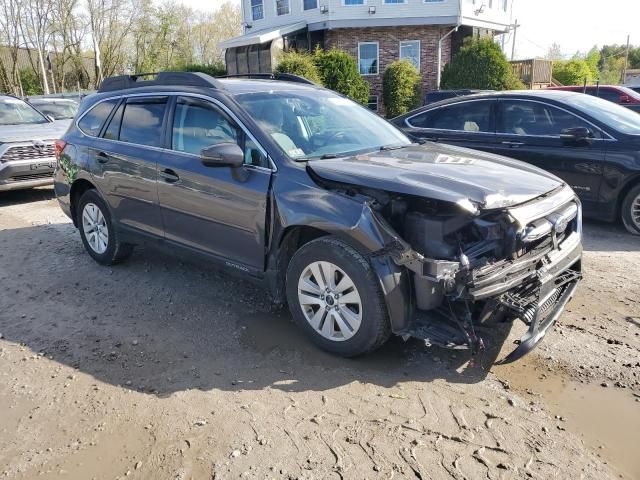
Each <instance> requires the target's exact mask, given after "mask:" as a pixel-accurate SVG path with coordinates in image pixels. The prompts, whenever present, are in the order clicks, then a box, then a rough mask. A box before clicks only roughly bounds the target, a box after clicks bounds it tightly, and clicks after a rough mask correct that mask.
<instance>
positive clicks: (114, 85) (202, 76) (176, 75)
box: [98, 72, 223, 93]
mask: <svg viewBox="0 0 640 480" xmlns="http://www.w3.org/2000/svg"><path fill="white" fill-rule="evenodd" d="M154 75H155V78H152V79H150V80H143V78H145V77H151V76H154ZM155 85H182V86H190V87H205V88H218V89H222V88H223V86H222V85H221V84H220V82H218V81H217V80H216V79H215V78H213V77H212V76H210V75H207V74H206V73H200V72H157V73H138V74H136V75H120V76H117V77H108V78H105V79H104V80H103V81H102V83H101V84H100V88H99V89H98V93H102V92H112V91H114V90H126V89H128V88H140V87H150V86H155Z"/></svg>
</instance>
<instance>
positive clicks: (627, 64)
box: [622, 35, 631, 83]
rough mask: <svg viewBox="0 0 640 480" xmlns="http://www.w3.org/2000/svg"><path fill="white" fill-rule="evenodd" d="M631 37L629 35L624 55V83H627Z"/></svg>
mask: <svg viewBox="0 0 640 480" xmlns="http://www.w3.org/2000/svg"><path fill="white" fill-rule="evenodd" d="M630 37H631V35H627V50H626V52H625V54H624V70H623V71H622V83H626V81H627V68H628V67H629V40H630V39H631V38H630Z"/></svg>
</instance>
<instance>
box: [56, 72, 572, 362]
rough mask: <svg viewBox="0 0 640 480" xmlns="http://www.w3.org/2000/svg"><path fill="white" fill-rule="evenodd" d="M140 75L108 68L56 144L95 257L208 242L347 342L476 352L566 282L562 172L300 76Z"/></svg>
mask: <svg viewBox="0 0 640 480" xmlns="http://www.w3.org/2000/svg"><path fill="white" fill-rule="evenodd" d="M143 78H147V77H140V76H138V77H133V76H125V77H114V78H110V79H107V80H105V81H104V82H103V84H102V87H101V89H100V90H99V92H98V93H97V94H95V95H92V96H90V97H88V98H87V99H85V101H84V102H83V104H82V106H81V108H80V112H79V115H78V116H77V118H76V121H75V123H74V124H73V125H72V126H71V128H70V129H69V131H68V132H67V133H66V134H65V136H64V137H63V139H62V140H60V141H59V144H58V148H57V151H58V152H59V155H58V167H57V170H56V175H55V190H56V194H57V196H58V199H59V201H60V205H61V206H62V208H63V210H64V211H65V212H66V213H67V214H68V215H69V216H70V217H71V218H72V219H73V221H74V223H75V225H76V226H77V227H78V229H79V230H80V235H81V237H82V241H83V243H84V245H85V247H86V249H87V251H88V253H89V254H90V255H91V256H92V257H93V258H94V259H95V260H96V261H98V262H99V263H101V264H112V263H115V262H118V261H120V260H122V259H124V258H125V257H127V256H128V255H129V254H130V253H131V251H132V246H133V245H135V244H136V243H140V242H142V241H144V240H145V239H146V240H152V241H157V242H158V243H160V244H164V245H169V246H170V247H171V250H172V251H177V250H181V251H185V252H191V253H197V254H199V255H201V256H204V257H205V258H207V259H210V260H211V261H213V262H216V263H218V264H219V265H221V266H222V267H226V268H228V269H230V270H232V271H236V272H239V273H241V274H243V275H244V276H246V277H247V278H250V279H253V280H255V281H258V282H261V283H263V284H265V285H266V286H267V287H268V288H269V290H270V292H271V294H272V295H273V297H274V300H275V301H276V302H278V303H284V302H287V303H288V304H289V308H290V310H291V313H292V315H293V318H294V319H295V320H296V322H297V323H298V324H299V325H300V327H301V328H302V329H303V330H304V331H305V332H306V333H307V334H308V336H309V337H310V338H311V340H313V341H314V342H315V343H316V344H317V345H319V346H320V347H321V348H323V349H325V350H328V351H330V352H333V353H336V354H339V355H344V356H355V355H360V354H363V353H365V352H369V351H371V350H373V349H375V348H377V347H379V346H380V345H382V344H383V343H384V342H385V341H386V340H387V339H388V338H389V337H390V335H391V334H396V335H401V336H403V337H405V338H408V337H410V336H413V337H417V338H420V339H424V340H425V341H426V342H427V343H428V344H434V345H441V346H445V347H451V348H469V349H472V350H473V351H474V352H476V351H478V350H479V349H481V348H482V347H483V336H484V333H483V332H487V331H490V330H491V329H495V328H496V327H497V326H498V324H499V323H502V322H508V321H513V320H514V319H520V320H522V321H523V322H525V323H526V324H527V325H528V326H529V328H528V331H527V333H526V335H525V336H524V337H523V338H522V340H521V342H520V344H519V346H518V347H517V348H516V350H515V351H514V352H512V353H511V354H510V355H509V356H508V357H507V358H506V361H512V360H515V359H517V358H519V357H521V356H522V355H524V354H525V353H527V352H528V351H529V350H531V348H533V347H534V346H535V344H536V343H537V342H538V341H539V340H540V339H541V338H542V337H543V336H544V334H545V333H546V332H547V330H548V329H549V327H551V326H552V325H553V323H554V321H555V320H556V318H557V317H558V316H559V315H560V313H561V312H562V310H563V308H564V306H565V305H566V304H567V302H568V301H569V300H570V299H571V297H572V296H573V294H574V291H575V289H576V285H577V283H578V281H579V279H580V276H581V254H582V247H581V207H580V203H579V201H578V199H577V198H576V196H575V195H574V192H573V191H572V190H571V188H569V187H568V186H567V185H566V184H564V183H563V182H562V181H561V180H559V179H558V178H556V177H555V176H553V175H551V174H549V173H546V172H544V171H542V170H540V169H537V168H535V167H532V166H530V165H527V164H525V163H520V162H517V161H514V160H510V159H507V158H504V157H498V156H494V155H490V154H486V153H481V152H475V151H472V150H467V149H462V148H456V147H449V146H445V145H438V144H425V145H416V144H412V143H411V142H410V141H409V140H408V139H407V138H406V137H405V136H404V135H403V134H402V133H401V132H400V131H399V130H397V129H396V128H395V127H393V126H392V125H390V124H389V123H387V122H386V121H384V120H382V119H381V118H379V117H378V116H376V115H375V114H373V113H371V112H370V111H368V110H367V109H365V108H363V107H361V106H359V105H357V104H355V103H353V102H352V101H350V100H348V99H346V98H344V97H342V96H340V95H337V94H335V93H333V92H331V91H328V90H325V89H322V88H319V87H317V86H314V85H310V84H308V82H306V81H304V80H302V79H299V78H297V77H292V76H286V77H285V78H282V77H271V79H269V80H266V79H240V78H219V79H214V78H212V77H209V76H207V75H203V74H185V73H181V74H178V73H170V72H165V73H160V74H157V75H156V76H155V77H154V78H152V79H147V80H144V79H143ZM284 80H287V81H284Z"/></svg>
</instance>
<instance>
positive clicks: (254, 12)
mask: <svg viewBox="0 0 640 480" xmlns="http://www.w3.org/2000/svg"><path fill="white" fill-rule="evenodd" d="M251 18H253V20H262V19H263V18H264V5H263V3H262V0H251Z"/></svg>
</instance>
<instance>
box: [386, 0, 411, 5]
mask: <svg viewBox="0 0 640 480" xmlns="http://www.w3.org/2000/svg"><path fill="white" fill-rule="evenodd" d="M383 3H384V4H386V5H389V4H394V3H395V4H398V3H400V4H402V3H407V2H406V0H384V1H383Z"/></svg>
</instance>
